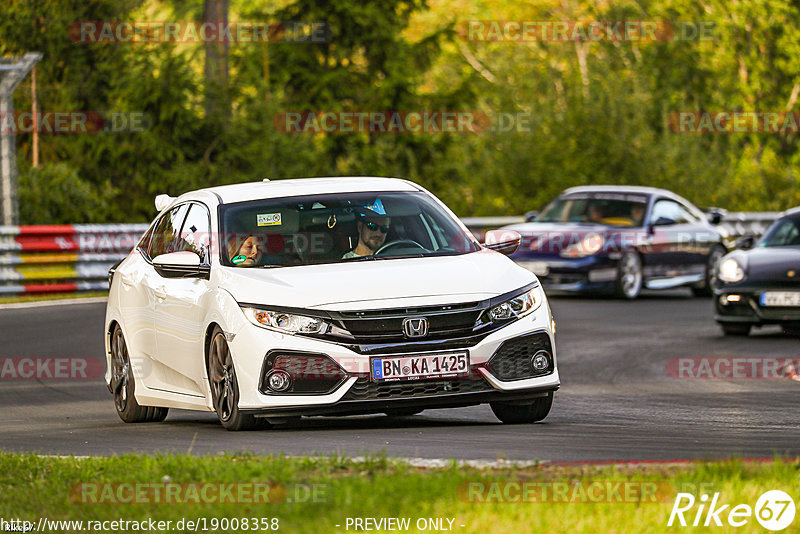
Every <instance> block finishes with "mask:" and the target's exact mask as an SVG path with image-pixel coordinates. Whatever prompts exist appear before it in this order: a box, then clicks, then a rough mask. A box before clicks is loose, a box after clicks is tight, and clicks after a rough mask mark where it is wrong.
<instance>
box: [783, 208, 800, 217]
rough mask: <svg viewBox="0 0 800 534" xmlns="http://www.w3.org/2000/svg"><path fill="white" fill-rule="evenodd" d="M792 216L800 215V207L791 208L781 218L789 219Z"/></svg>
mask: <svg viewBox="0 0 800 534" xmlns="http://www.w3.org/2000/svg"><path fill="white" fill-rule="evenodd" d="M792 215H800V206H797V207H795V208H789V209H788V210H786V211H784V212H782V213H781V214H780V215H779V217H788V216H792Z"/></svg>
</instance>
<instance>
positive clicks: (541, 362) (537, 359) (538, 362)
mask: <svg viewBox="0 0 800 534" xmlns="http://www.w3.org/2000/svg"><path fill="white" fill-rule="evenodd" d="M549 356H550V355H549V354H548V353H547V351H544V350H540V351H539V352H537V353H536V354H534V355H533V358H531V364H532V365H533V369H534V370H535V371H544V370H545V369H547V368H548V367H550V358H549Z"/></svg>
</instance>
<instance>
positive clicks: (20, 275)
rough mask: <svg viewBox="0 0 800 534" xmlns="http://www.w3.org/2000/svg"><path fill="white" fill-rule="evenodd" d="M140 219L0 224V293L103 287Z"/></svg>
mask: <svg viewBox="0 0 800 534" xmlns="http://www.w3.org/2000/svg"><path fill="white" fill-rule="evenodd" d="M777 216H778V213H777V212H760V213H744V212H730V213H727V214H725V216H724V218H723V221H722V223H721V224H720V227H722V228H723V229H724V230H725V231H727V232H728V233H729V234H730V236H731V237H732V238H738V237H741V236H745V235H754V236H758V235H761V234H762V233H763V232H764V230H766V229H767V227H768V226H769V225H770V224H771V223H772V221H774V220H775V218H776V217H777ZM462 221H463V222H464V224H465V225H466V226H467V227H468V228H469V229H470V230H471V231H472V233H473V234H474V235H475V237H476V238H478V239H479V240H481V241H482V240H483V235H484V233H485V232H486V231H487V230H491V229H493V228H499V227H501V226H506V225H509V224H516V223H521V222H524V221H525V219H524V217H465V218H463V219H462ZM147 226H148V225H146V224H70V225H49V226H0V295H22V294H35V293H69V292H76V291H103V290H106V289H108V281H107V276H108V269H109V268H110V267H111V266H112V265H114V263H116V262H117V261H119V260H121V259H122V258H124V257H125V256H126V255H127V254H128V252H130V250H131V249H132V248H133V246H134V245H135V244H136V242H137V241H138V240H139V237H140V236H141V235H142V234H143V233H144V231H145V230H147Z"/></svg>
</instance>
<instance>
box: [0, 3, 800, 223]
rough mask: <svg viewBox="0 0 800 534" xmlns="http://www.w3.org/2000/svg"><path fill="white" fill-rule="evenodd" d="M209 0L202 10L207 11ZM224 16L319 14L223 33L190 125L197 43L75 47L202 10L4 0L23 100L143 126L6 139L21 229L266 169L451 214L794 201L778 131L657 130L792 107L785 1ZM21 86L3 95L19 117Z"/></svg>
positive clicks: (145, 213)
mask: <svg viewBox="0 0 800 534" xmlns="http://www.w3.org/2000/svg"><path fill="white" fill-rule="evenodd" d="M206 1H208V0H206ZM229 2H230V4H229V5H230V20H231V21H235V20H272V21H325V22H326V23H327V24H328V26H329V29H330V32H331V33H330V35H331V38H330V41H329V42H327V43H322V44H319V43H293V42H281V43H271V44H269V45H268V46H264V45H262V44H253V43H231V45H230V52H229V69H230V74H229V89H228V92H227V93H226V94H225V98H226V101H225V106H226V107H227V108H228V109H229V110H230V111H229V113H228V114H225V115H223V116H222V117H220V116H218V115H217V116H214V115H209V114H208V113H206V112H205V108H204V95H206V94H207V93H208V90H209V88H210V86H211V84H212V81H211V80H209V79H207V77H205V76H204V70H203V60H204V49H203V46H202V45H198V44H195V45H192V44H170V43H162V44H143V43H139V44H133V45H131V44H84V43H75V42H73V41H72V40H70V39H69V35H68V29H69V26H70V24H72V23H73V22H75V21H85V20H112V21H124V20H148V21H154V20H160V21H163V20H186V19H193V20H201V18H202V13H203V0H173V1H168V0H90V1H87V0H36V1H33V0H5V1H4V2H3V4H2V6H0V14H1V15H2V16H0V55H15V54H21V53H23V52H26V51H33V50H36V51H41V52H43V53H44V59H43V61H42V62H41V63H40V64H39V66H38V81H39V88H38V91H37V93H38V97H39V101H40V103H39V107H40V109H42V110H47V111H83V110H92V111H123V112H124V111H139V112H145V113H146V114H147V115H148V116H149V117H150V123H149V128H148V129H146V131H144V132H140V133H116V134H114V133H99V134H93V135H43V136H41V138H40V147H41V161H42V166H41V167H40V168H38V169H33V168H31V163H30V162H31V156H32V147H31V145H32V143H31V136H30V135H29V134H23V135H19V136H18V165H19V168H20V199H21V205H20V215H21V223H23V224H40V223H75V222H123V221H124V222H137V221H146V220H149V219H150V218H152V216H153V211H154V210H153V206H152V198H153V196H154V195H155V194H157V193H161V192H167V193H170V194H179V193H181V192H184V191H186V190H189V189H194V188H198V187H205V186H210V185H218V184H225V183H232V182H240V181H252V180H260V179H261V178H264V177H269V178H271V179H275V178H292V177H305V176H317V175H388V176H400V177H405V178H409V179H411V180H415V181H417V182H419V183H421V184H422V185H423V186H425V187H427V188H428V189H430V190H431V191H433V192H434V193H435V194H437V195H438V196H439V197H440V198H442V200H444V201H445V202H446V203H447V204H448V205H450V206H451V207H452V208H453V209H454V211H455V212H456V213H457V214H459V215H461V216H469V215H512V214H521V213H524V212H526V211H528V210H531V209H538V208H540V207H542V205H543V204H544V203H546V202H547V201H548V200H549V199H550V198H552V197H553V196H554V195H556V194H557V193H558V192H559V191H561V190H562V189H564V188H565V187H569V186H572V185H578V184H595V183H611V184H645V185H654V186H660V187H666V188H669V189H672V190H674V191H676V192H677V193H679V194H682V195H684V196H686V197H687V198H689V199H690V200H692V201H693V202H695V203H696V204H698V205H700V206H712V205H713V206H719V207H724V208H728V209H733V210H753V211H756V210H779V209H784V208H788V207H790V206H793V205H797V204H800V189H799V188H798V176H797V170H796V169H797V165H798V158H800V155H799V154H798V139H797V136H796V135H793V134H781V135H778V134H675V133H673V132H672V131H670V130H669V129H668V128H667V120H668V117H669V115H670V113H672V112H675V111H682V110H745V111H752V110H761V111H784V110H786V111H798V109H797V98H798V92H800V65H798V62H800V7H798V6H797V5H796V4H794V3H792V2H789V1H784V0H749V1H747V2H729V1H724V0H640V1H624V0H623V1H620V2H606V1H599V2H589V1H582V0H558V1H552V0H527V1H514V2H512V1H507V0H498V1H493V2H487V1H481V0H428V1H427V2H426V1H424V0H386V1H383V2H380V3H378V2H374V1H370V0H340V1H336V2H313V1H312V0H294V1H293V0H282V1H277V0H229ZM474 19H479V20H495V19H497V20H579V21H589V20H623V19H624V20H659V21H662V20H665V21H672V22H673V23H676V24H680V23H681V22H706V23H711V24H713V27H714V31H713V38H712V39H708V40H702V39H687V40H671V41H668V42H658V43H646V42H618V43H614V42H527V43H519V42H479V41H467V40H465V39H463V38H461V37H460V36H459V33H458V31H459V28H460V27H461V26H460V25H463V24H464V22H465V21H468V20H474ZM30 105H31V90H30V84H29V83H27V82H26V83H24V84H23V85H21V86H20V87H19V88H18V90H17V92H16V94H15V108H16V109H17V110H23V109H30ZM297 110H365V111H369V110H378V111H380V110H437V111H441V110H480V111H484V112H486V113H488V114H489V115H491V116H494V115H496V114H497V113H507V114H517V113H524V114H528V116H529V117H530V118H531V126H532V127H531V129H530V131H511V132H485V133H481V134H463V133H456V134H391V135H374V134H373V135H369V134H367V133H359V134H331V135H325V134H320V135H308V134H286V133H281V132H279V131H277V130H276V129H275V127H274V126H273V121H272V119H273V117H274V116H275V114H276V113H279V112H281V111H297Z"/></svg>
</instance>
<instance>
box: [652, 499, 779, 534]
mask: <svg viewBox="0 0 800 534" xmlns="http://www.w3.org/2000/svg"><path fill="white" fill-rule="evenodd" d="M794 514H795V505H794V500H792V498H791V497H790V496H789V494H787V493H786V492H784V491H780V490H770V491H767V492H764V493H763V494H762V495H761V496H760V497H759V498H758V500H757V501H756V505H755V508H753V507H751V506H750V505H749V504H737V505H732V504H730V503H725V502H723V501H722V499H720V494H719V493H714V495H713V496H712V498H711V501H710V502H709V496H708V495H707V494H703V495H701V496H700V498H699V499H696V498H695V496H694V495H692V494H691V493H678V495H677V496H676V497H675V503H674V504H673V505H672V512H670V514H669V521H667V526H668V527H671V526H673V525H675V526H678V525H680V526H682V527H685V526H694V527H697V526H704V527H709V526H717V527H722V526H731V527H742V526H744V525H746V524H748V523H749V522H750V521H751V520H752V518H753V517H755V519H756V521H758V523H759V524H760V525H761V526H762V527H764V528H765V529H767V530H772V531H778V530H783V529H785V528H786V527H788V526H789V525H791V524H792V521H794Z"/></svg>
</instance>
